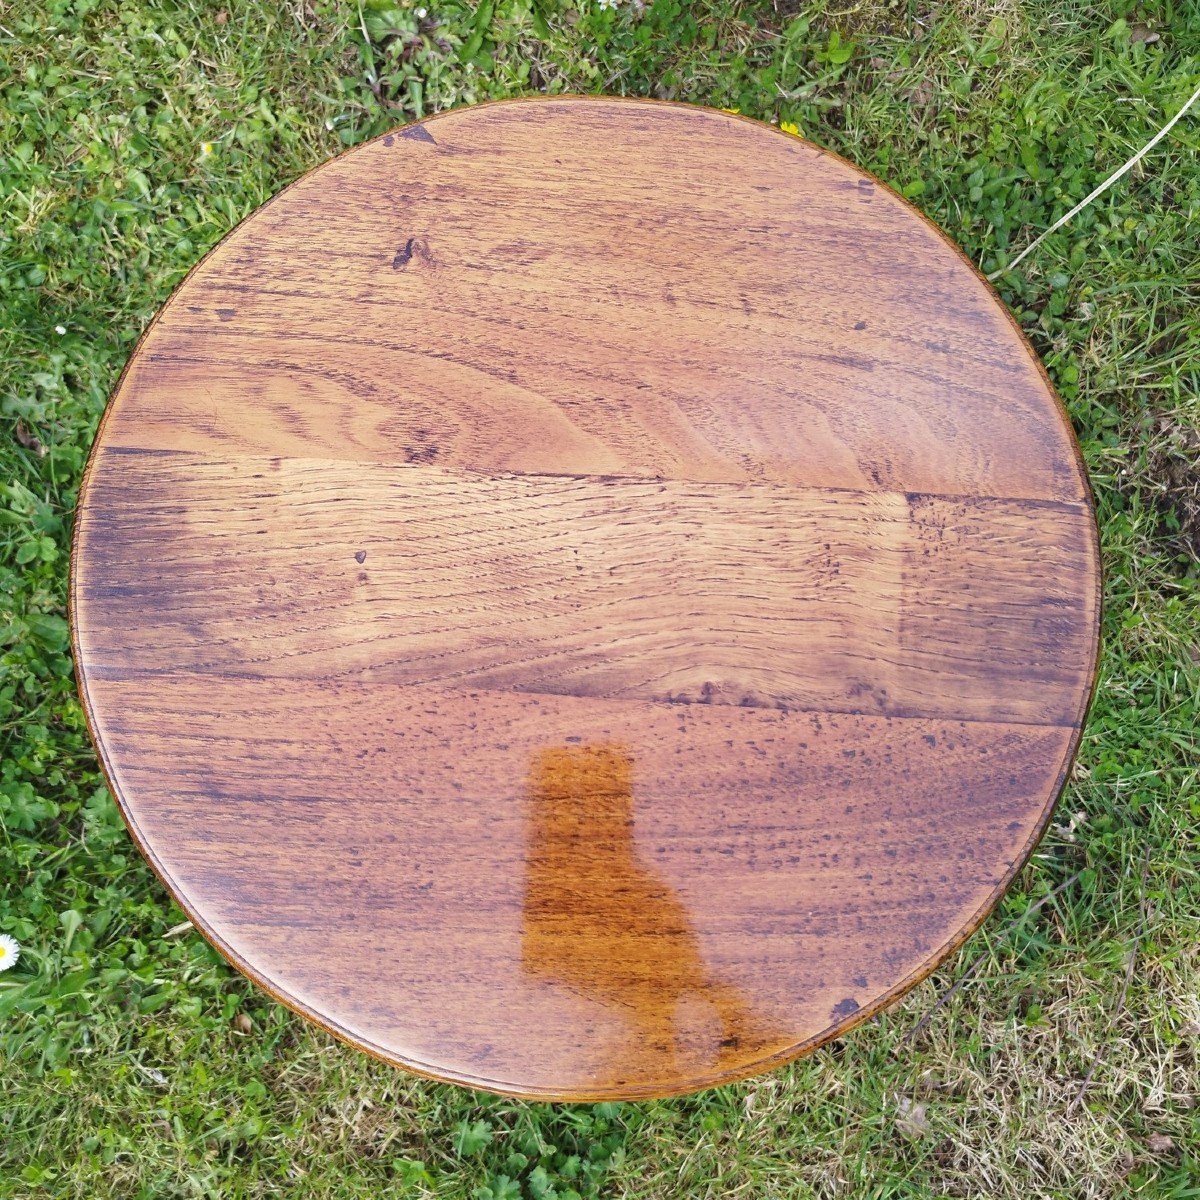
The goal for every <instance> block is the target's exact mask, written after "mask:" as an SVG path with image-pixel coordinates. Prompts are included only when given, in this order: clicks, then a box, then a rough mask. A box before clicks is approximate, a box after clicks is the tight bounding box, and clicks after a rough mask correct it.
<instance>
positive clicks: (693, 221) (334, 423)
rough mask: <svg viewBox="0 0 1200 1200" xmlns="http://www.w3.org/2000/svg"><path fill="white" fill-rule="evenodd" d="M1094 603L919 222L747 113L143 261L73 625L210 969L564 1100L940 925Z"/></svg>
mask: <svg viewBox="0 0 1200 1200" xmlns="http://www.w3.org/2000/svg"><path fill="white" fill-rule="evenodd" d="M1098 585H1099V572H1098V566H1097V556H1096V531H1095V519H1094V515H1093V510H1092V504H1091V498H1090V494H1089V491H1088V487H1087V481H1086V477H1085V475H1084V473H1083V470H1082V466H1081V461H1080V458H1079V454H1078V449H1077V447H1076V446H1075V443H1074V439H1073V436H1072V434H1071V430H1070V427H1069V424H1068V422H1067V420H1066V418H1065V415H1064V413H1063V411H1062V408H1061V405H1060V404H1059V403H1058V401H1057V399H1056V398H1055V396H1054V395H1053V392H1052V390H1051V389H1050V387H1049V385H1048V383H1047V381H1046V379H1045V375H1044V372H1043V371H1042V370H1041V369H1040V366H1039V364H1038V363H1037V361H1036V359H1035V358H1034V356H1033V354H1032V352H1031V351H1030V350H1029V348H1028V346H1027V345H1026V344H1025V343H1024V341H1023V339H1022V338H1021V336H1020V333H1019V331H1018V330H1017V329H1016V327H1015V325H1014V324H1013V323H1012V321H1011V320H1010V319H1009V317H1008V316H1007V314H1006V313H1005V312H1004V310H1003V308H1002V306H1001V305H1000V304H999V302H998V301H997V300H996V299H995V297H994V295H993V294H992V293H991V292H990V290H989V289H988V288H987V286H986V284H985V283H983V281H982V280H981V279H980V278H979V277H978V275H977V274H976V273H975V271H974V270H973V268H972V267H971V266H970V264H969V263H968V262H966V260H965V259H963V258H962V256H961V255H960V254H959V253H958V252H957V250H955V249H954V247H953V246H952V245H951V244H950V243H949V242H948V241H947V240H946V239H945V238H944V236H943V235H941V234H940V233H939V232H938V231H937V230H936V229H935V228H934V227H933V226H931V225H930V224H929V223H928V222H926V221H925V220H923V219H922V218H920V217H919V216H918V215H917V214H916V213H915V212H914V210H912V209H911V208H910V207H908V206H907V205H906V204H905V203H904V202H903V201H901V200H900V199H899V198H897V197H896V196H895V195H894V194H893V193H891V192H889V191H888V190H887V189H885V188H884V187H883V186H882V185H879V184H877V183H876V182H875V181H873V180H871V179H869V178H867V177H866V176H864V175H862V174H861V173H860V172H858V171H857V170H855V169H854V168H853V167H851V166H850V165H848V164H847V163H845V162H843V161H842V160H840V159H838V158H836V157H835V156H833V155H830V154H828V153H827V152H825V151H821V150H819V149H818V148H816V147H814V146H811V145H809V144H808V143H805V142H803V141H801V140H800V139H796V138H792V137H789V136H787V135H785V134H781V133H779V132H777V131H773V130H770V129H769V128H767V127H765V126H760V125H757V124H756V123H753V122H748V121H745V120H742V119H738V118H734V117H730V116H728V115H726V114H722V113H717V112H713V111H711V110H705V109H695V108H688V107H685V106H675V105H665V104H652V103H646V102H633V101H617V100H581V99H565V100H564V99H552V100H551V99H543V100H537V101H522V102H513V103H504V104H497V105H489V106H484V107H482V108H476V109H470V110H459V111H456V112H452V113H448V114H442V115H439V116H437V117H433V118H430V119H429V120H427V121H426V122H424V123H423V124H422V125H420V126H414V127H410V128H408V129H406V130H402V131H397V132H396V133H395V134H389V135H388V136H386V137H384V138H381V139H377V140H376V141H374V142H372V143H370V144H368V145H366V146H363V147H359V148H357V149H355V150H354V151H351V152H349V153H347V154H345V155H343V156H341V157H340V158H338V159H336V160H334V161H333V162H331V163H328V164H326V165H325V166H324V167H322V168H320V169H319V170H317V171H315V172H313V173H312V174H310V175H308V176H306V177H305V178H303V179H301V180H300V181H298V182H297V183H296V184H294V185H293V186H292V187H291V188H289V189H287V190H286V191H285V192H284V193H283V194H281V195H280V196H279V197H277V198H276V199H275V200H273V201H272V202H271V203H269V204H268V205H267V206H265V207H264V208H263V209H261V210H260V211H259V212H258V213H256V214H255V215H254V216H253V217H252V218H251V219H249V220H248V221H246V222H245V223H243V224H242V225H241V226H240V227H239V228H238V229H237V230H236V231H235V233H233V234H232V235H231V236H230V237H229V238H228V239H227V240H226V241H225V242H224V243H222V245H221V246H220V247H219V248H218V249H217V250H216V251H215V252H214V253H213V254H212V255H210V256H209V257H208V258H207V259H206V260H205V261H204V262H203V263H202V264H201V265H200V266H199V267H198V268H197V269H196V270H195V271H194V272H193V273H192V274H191V275H190V276H189V278H188V279H187V281H186V282H185V283H184V285H183V286H182V287H181V288H180V289H179V291H178V292H177V293H176V294H175V296H174V297H173V298H172V300H171V301H170V302H169V304H168V305H167V306H166V308H165V309H164V310H163V312H162V313H161V314H160V316H159V317H158V318H157V319H156V321H155V323H154V324H153V325H152V327H151V329H150V330H149V331H148V332H147V334H146V336H145V337H144V338H143V340H142V342H141V344H140V345H139V347H138V350H137V351H136V353H135V354H134V357H133V359H132V360H131V362H130V364H129V366H128V368H127V371H126V373H125V375H124V377H123V379H122V382H121V384H120V385H119V386H118V389H117V391H116V393H115V395H114V397H113V400H112V402H111V404H110V406H109V409H108V411H107V413H106V415H105V420H104V423H103V425H102V428H101V431H100V434H99V436H98V438H97V443H96V447H95V450H94V451H93V455H92V459H91V461H90V463H89V468H88V473H87V477H86V480H85V486H84V489H83V492H82V498H81V503H80V510H79V516H78V521H77V526H76V546H75V553H74V556H73V569H72V623H73V631H74V637H75V648H76V656H77V662H78V667H79V679H80V687H81V692H82V695H83V698H84V703H85V708H86V711H87V713H88V718H89V723H90V726H91V729H92V732H93V736H94V738H95V740H96V743H97V747H98V749H99V752H100V754H101V758H102V761H103V763H104V766H105V770H106V772H107V774H108V777H109V780H110V783H111V785H112V788H113V791H114V793H115V795H116V796H117V798H118V800H119V802H120V804H121V807H122V810H123V812H124V814H125V817H126V820H127V821H128V823H129V825H130V828H131V830H132V832H133V834H134V837H135V839H136V840H137V841H138V843H139V845H140V846H141V847H142V849H143V850H144V851H145V853H146V854H147V856H148V857H149V859H150V861H151V862H152V864H153V865H154V866H155V868H156V870H157V871H158V872H159V873H160V875H161V876H162V877H163V879H164V880H165V881H166V883H167V884H168V886H169V887H170V888H171V890H172V892H173V893H174V894H175V895H176V897H177V898H178V899H179V901H180V903H181V904H183V906H184V907H185V909H186V910H187V911H188V913H189V915H191V916H192V918H193V920H195V921H196V923H197V925H198V927H200V928H201V929H202V930H203V931H204V933H205V934H206V936H208V937H209V938H210V939H211V940H212V941H213V942H214V944H216V945H217V946H218V947H219V948H220V949H221V950H222V951H223V952H224V953H225V954H226V955H227V956H228V957H229V958H230V959H231V961H233V962H234V963H235V964H236V965H238V966H239V967H240V968H241V969H242V970H244V971H246V973H247V974H249V975H250V976H251V977H252V978H254V979H256V980H258V981H259V982H260V983H261V984H262V985H263V986H264V987H266V988H267V989H268V990H269V991H271V992H272V994H274V995H276V996H277V997H279V998H280V999H282V1000H283V1001H285V1002H286V1003H288V1004H290V1005H291V1006H292V1007H294V1008H296V1009H298V1010H299V1011H301V1012H304V1013H306V1014H307V1015H308V1016H310V1017H311V1018H313V1019H314V1020H316V1021H318V1022H319V1023H321V1024H322V1025H324V1026H326V1027H327V1028H330V1029H332V1030H333V1031H334V1032H336V1033H338V1034H339V1035H341V1036H343V1037H345V1038H346V1039H348V1040H349V1041H351V1042H353V1043H355V1044H357V1045H359V1046H361V1047H363V1048H364V1049H367V1050H369V1051H371V1052H373V1053H375V1054H378V1055H380V1056H381V1057H383V1058H385V1059H387V1060H389V1061H392V1062H395V1063H399V1064H403V1065H405V1066H408V1067H410V1068H411V1069H414V1070H418V1071H421V1072H424V1073H427V1074H430V1075H433V1076H436V1077H438V1078H444V1079H450V1080H454V1081H457V1082H462V1083H466V1084H469V1085H472V1086H482V1087H486V1088H490V1089H493V1090H496V1091H502V1092H508V1093H512V1094H517V1095H526V1096H534V1097H541V1098H574V1099H599V1098H604V1097H633V1096H650V1095H665V1094H670V1093H677V1092H681V1091H687V1090H691V1089H694V1088H698V1087H702V1086H706V1085H710V1084H715V1083H718V1082H722V1081H725V1080H729V1079H733V1078H738V1077H740V1076H743V1075H746V1074H748V1073H751V1072H753V1071H756V1070H760V1069H763V1068H765V1067H767V1066H769V1065H772V1064H774V1063H778V1062H782V1061H785V1060H786V1059H788V1058H790V1057H793V1056H795V1055H796V1054H798V1053H801V1052H803V1051H804V1050H806V1049H810V1048H811V1047H813V1046H815V1045H817V1044H819V1043H820V1042H821V1041H823V1040H826V1039H827V1038H829V1037H832V1036H836V1035H837V1034H838V1033H840V1032H842V1031H844V1030H846V1029H848V1028H849V1027H850V1026H852V1025H853V1024H855V1023H856V1022H857V1021H860V1020H862V1019H863V1018H864V1017H866V1016H868V1015H870V1014H871V1013H873V1012H876V1011H878V1010H879V1009H880V1008H881V1007H882V1006H883V1005H885V1004H886V1003H888V1002H889V1001H890V1000H891V999H893V998H894V997H895V996H897V995H899V994H900V993H902V992H903V991H904V990H905V989H906V988H907V987H909V986H911V985H912V984H913V983H914V982H915V981H916V980H918V979H919V978H921V977H922V976H923V975H924V974H926V973H928V971H929V970H931V969H932V968H933V966H934V965H936V963H937V962H938V961H940V959H941V958H943V957H944V956H945V955H946V954H947V953H949V952H950V951H951V950H952V949H953V948H954V947H955V946H956V945H958V944H959V943H960V942H961V941H962V940H963V938H965V937H966V936H968V935H969V933H970V932H971V931H972V930H973V929H974V928H975V927H976V926H977V925H978V923H979V922H980V921H981V920H982V919H983V916H984V915H985V914H986V913H987V911H988V910H989V909H990V907H991V906H992V905H993V904H994V903H995V902H996V900H997V899H998V897H999V896H1000V895H1001V894H1002V891H1003V889H1004V887H1005V886H1006V885H1007V883H1008V882H1009V881H1010V880H1011V878H1012V876H1013V875H1014V873H1015V872H1016V871H1017V870H1018V869H1019V867H1020V865H1021V864H1022V863H1023V862H1024V860H1025V858H1026V857H1027V855H1028V854H1029V852H1030V850H1031V849H1032V846H1033V845H1034V844H1035V842H1036V840H1037V838H1038V837H1039V836H1040V833H1041V831H1042V830H1043V829H1044V827H1045V824H1046V822H1047V821H1048V819H1049V815H1050V811H1051V809H1052V807H1053V802H1054V800H1055V798H1056V796H1057V794H1058V791H1059V789H1060V788H1061V786H1062V783H1063V780H1064V779H1065V775H1066V771H1067V769H1068V766H1069V763H1070V759H1071V756H1072V754H1073V752H1074V749H1075V747H1076V745H1077V743H1078V738H1079V734H1080V730H1081V726H1082V721H1083V716H1084V712H1085V709H1086V705H1087V701H1088V697H1089V695H1090V690H1091V687H1092V684H1093V679H1094V671H1095V657H1096V640H1097V627H1098V616H1099V614H1098ZM314 947H319V948H320V950H319V953H314Z"/></svg>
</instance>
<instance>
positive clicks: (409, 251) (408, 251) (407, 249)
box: [392, 238, 417, 271]
mask: <svg viewBox="0 0 1200 1200" xmlns="http://www.w3.org/2000/svg"><path fill="white" fill-rule="evenodd" d="M416 244H417V239H416V238H409V239H408V241H407V242H405V243H404V245H403V246H401V247H400V249H399V250H397V251H396V255H395V257H394V258H393V259H392V270H394V271H398V270H400V268H401V267H407V266H408V264H409V263H410V262H412V256H413V248H414V247H415V246H416Z"/></svg>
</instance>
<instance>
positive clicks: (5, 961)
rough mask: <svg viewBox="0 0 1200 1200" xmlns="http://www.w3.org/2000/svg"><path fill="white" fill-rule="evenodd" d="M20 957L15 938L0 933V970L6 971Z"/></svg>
mask: <svg viewBox="0 0 1200 1200" xmlns="http://www.w3.org/2000/svg"><path fill="white" fill-rule="evenodd" d="M20 957H21V947H20V946H18V945H17V939H16V938H10V937H9V936H8V934H7V933H0V971H7V970H8V968H9V967H12V966H15V965H16V962H17V959H18V958H20Z"/></svg>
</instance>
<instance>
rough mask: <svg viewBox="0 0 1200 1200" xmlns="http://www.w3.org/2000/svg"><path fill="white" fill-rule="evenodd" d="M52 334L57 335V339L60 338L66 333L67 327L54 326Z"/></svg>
mask: <svg viewBox="0 0 1200 1200" xmlns="http://www.w3.org/2000/svg"><path fill="white" fill-rule="evenodd" d="M54 332H55V333H57V334H58V336H59V337H62V335H63V334H64V333H66V332H67V327H66V326H65V325H55V327H54Z"/></svg>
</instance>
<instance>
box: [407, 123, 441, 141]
mask: <svg viewBox="0 0 1200 1200" xmlns="http://www.w3.org/2000/svg"><path fill="white" fill-rule="evenodd" d="M400 136H401V137H402V138H407V139H408V140H409V141H410V142H428V143H429V144H430V145H431V146H436V145H437V142H436V140H435V139H434V136H433V134H432V133H430V132H429V130H428V129H426V128H425V126H424V125H409V126H408V127H407V128H405V129H402V130H401V131H400Z"/></svg>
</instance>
